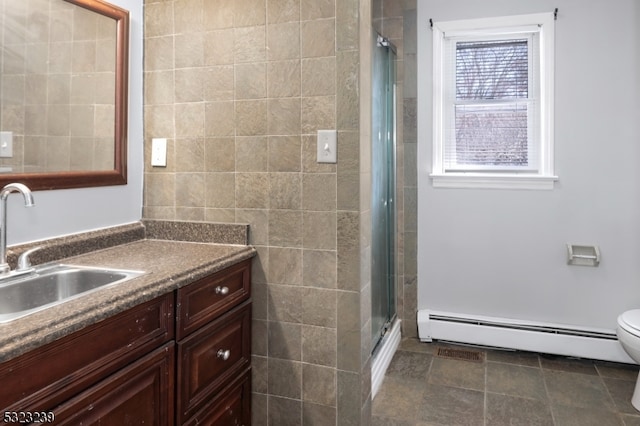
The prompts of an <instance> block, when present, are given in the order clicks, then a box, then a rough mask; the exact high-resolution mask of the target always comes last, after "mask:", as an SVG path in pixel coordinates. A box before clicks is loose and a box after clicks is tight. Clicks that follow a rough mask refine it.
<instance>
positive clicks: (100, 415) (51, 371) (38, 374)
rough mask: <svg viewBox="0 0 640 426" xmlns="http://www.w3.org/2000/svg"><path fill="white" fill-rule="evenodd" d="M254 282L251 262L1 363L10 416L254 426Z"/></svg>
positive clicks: (1, 394)
mask: <svg viewBox="0 0 640 426" xmlns="http://www.w3.org/2000/svg"><path fill="white" fill-rule="evenodd" d="M250 287H251V259H246V260H243V261H241V262H239V263H237V264H234V265H231V266H229V267H227V268H225V269H223V270H221V271H218V272H215V273H213V274H211V275H208V276H206V277H204V278H200V279H198V280H197V281H195V282H193V283H191V284H188V285H185V286H182V287H180V288H178V289H177V290H174V291H172V292H169V293H166V294H164V295H162V296H160V297H156V298H155V299H153V300H150V301H147V302H144V303H141V304H139V305H137V306H134V307H131V308H129V309H127V310H125V311H123V312H120V313H118V314H116V315H114V316H112V317H109V318H106V319H103V320H102V321H100V322H97V323H95V324H92V325H89V326H87V327H85V328H83V329H81V330H79V331H76V332H74V333H72V334H69V335H67V336H65V337H63V338H61V339H59V340H56V341H53V342H51V343H48V344H46V345H44V346H42V347H39V348H37V349H34V350H32V351H30V352H27V353H25V354H22V355H20V356H18V357H16V358H13V359H10V360H8V361H6V362H4V363H2V364H0V383H2V386H0V407H2V413H3V416H4V415H5V413H28V414H29V415H34V414H35V415H38V414H37V413H51V412H52V413H53V415H55V421H54V424H56V425H78V424H103V425H116V424H117V425H141V424H148V425H174V424H178V425H191V424H208V425H250V424H251V379H250V378H251V298H250V296H251V294H250ZM41 418H44V417H41ZM6 420H7V417H4V418H2V419H0V421H1V422H2V424H11V423H13V422H12V421H8V422H7V421H6Z"/></svg>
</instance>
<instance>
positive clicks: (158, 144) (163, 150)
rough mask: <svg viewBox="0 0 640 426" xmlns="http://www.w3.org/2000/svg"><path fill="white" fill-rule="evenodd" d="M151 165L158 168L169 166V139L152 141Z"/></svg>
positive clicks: (154, 139)
mask: <svg viewBox="0 0 640 426" xmlns="http://www.w3.org/2000/svg"><path fill="white" fill-rule="evenodd" d="M151 165H152V166H156V167H166V166H167V139H165V138H153V139H151Z"/></svg>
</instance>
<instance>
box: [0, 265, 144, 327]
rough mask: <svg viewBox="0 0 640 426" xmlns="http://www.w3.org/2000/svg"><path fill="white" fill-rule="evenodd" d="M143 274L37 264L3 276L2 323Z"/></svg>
mask: <svg viewBox="0 0 640 426" xmlns="http://www.w3.org/2000/svg"><path fill="white" fill-rule="evenodd" d="M142 274H144V272H142V271H128V270H121V269H103V268H94V267H86V266H74V265H65V264H53V265H43V266H39V267H36V268H35V269H34V271H33V272H31V273H30V274H28V275H21V276H17V277H8V278H5V279H0V323H6V322H9V321H13V320H15V319H17V318H21V317H24V316H26V315H29V314H32V313H34V312H38V311H41V310H43V309H46V308H49V307H51V306H55V305H59V304H61V303H63V302H66V301H68V300H71V299H75V298H77V297H79V296H81V295H84V294H87V293H90V292H92V291H96V290H98V289H100V288H104V287H106V286H112V285H114V284H118V283H122V282H124V281H127V280H130V279H132V278H135V277H138V276H140V275H142Z"/></svg>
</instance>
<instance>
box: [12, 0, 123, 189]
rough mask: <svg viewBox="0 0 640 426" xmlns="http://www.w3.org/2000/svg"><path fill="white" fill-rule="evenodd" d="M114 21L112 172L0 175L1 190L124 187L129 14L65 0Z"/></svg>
mask: <svg viewBox="0 0 640 426" xmlns="http://www.w3.org/2000/svg"><path fill="white" fill-rule="evenodd" d="M64 1H66V2H68V3H72V4H75V5H77V6H80V7H83V8H85V9H88V10H90V11H92V12H96V13H98V14H100V15H103V16H106V17H109V18H112V19H114V20H115V21H116V70H115V71H116V72H115V74H116V81H115V88H116V91H115V117H114V118H115V122H114V124H115V133H114V169H113V170H99V171H91V170H80V171H60V172H43V173H15V174H11V173H7V174H4V173H0V187H2V186H4V185H6V184H8V183H11V182H20V183H23V184H25V185H27V186H28V187H29V188H30V189H32V190H49V189H65V188H86V187H94V186H110V185H126V184H127V134H128V129H127V127H128V126H127V117H128V115H127V114H128V112H127V107H128V90H127V87H128V73H129V11H127V10H124V9H121V8H119V7H117V6H114V5H112V4H109V3H107V2H104V1H102V0H64Z"/></svg>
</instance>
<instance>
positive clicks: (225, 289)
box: [216, 286, 229, 296]
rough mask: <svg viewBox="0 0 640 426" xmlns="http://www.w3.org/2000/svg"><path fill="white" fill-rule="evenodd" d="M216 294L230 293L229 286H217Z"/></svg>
mask: <svg viewBox="0 0 640 426" xmlns="http://www.w3.org/2000/svg"><path fill="white" fill-rule="evenodd" d="M216 294H221V295H223V296H225V295H227V294H229V287H227V286H224V287H220V286H218V287H216Z"/></svg>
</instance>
